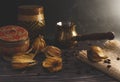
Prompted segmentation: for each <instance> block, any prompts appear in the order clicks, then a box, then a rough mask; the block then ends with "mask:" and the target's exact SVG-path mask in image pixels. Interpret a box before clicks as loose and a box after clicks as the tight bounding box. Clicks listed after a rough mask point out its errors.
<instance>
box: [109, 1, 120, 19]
mask: <svg viewBox="0 0 120 82" xmlns="http://www.w3.org/2000/svg"><path fill="white" fill-rule="evenodd" d="M110 9H111V11H112V12H111V13H112V14H113V15H114V16H115V17H119V18H120V0H113V1H111V3H110Z"/></svg>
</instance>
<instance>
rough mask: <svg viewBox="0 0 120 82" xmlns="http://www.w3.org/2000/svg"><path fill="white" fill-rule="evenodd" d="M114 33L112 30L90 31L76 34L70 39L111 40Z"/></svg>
mask: <svg viewBox="0 0 120 82" xmlns="http://www.w3.org/2000/svg"><path fill="white" fill-rule="evenodd" d="M114 37H115V35H114V32H107V33H92V34H85V35H78V36H75V37H73V38H72V40H76V41H85V40H105V39H108V40H112V39H114Z"/></svg>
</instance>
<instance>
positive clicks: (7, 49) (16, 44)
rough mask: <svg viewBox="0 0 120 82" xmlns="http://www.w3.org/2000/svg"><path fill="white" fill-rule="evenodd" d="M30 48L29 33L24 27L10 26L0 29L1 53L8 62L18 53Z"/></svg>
mask: <svg viewBox="0 0 120 82" xmlns="http://www.w3.org/2000/svg"><path fill="white" fill-rule="evenodd" d="M28 48H29V37H28V31H27V30H25V29H24V28H23V27H20V26H16V25H8V26H3V27H1V28H0V53H1V54H2V56H3V58H4V59H5V60H7V61H9V60H10V58H11V57H12V56H13V55H14V54H15V53H18V52H25V51H27V50H28Z"/></svg>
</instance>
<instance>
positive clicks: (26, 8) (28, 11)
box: [18, 5, 43, 15]
mask: <svg viewBox="0 0 120 82" xmlns="http://www.w3.org/2000/svg"><path fill="white" fill-rule="evenodd" d="M18 13H19V14H22V15H39V14H40V13H43V6H39V5H21V6H19V7H18Z"/></svg>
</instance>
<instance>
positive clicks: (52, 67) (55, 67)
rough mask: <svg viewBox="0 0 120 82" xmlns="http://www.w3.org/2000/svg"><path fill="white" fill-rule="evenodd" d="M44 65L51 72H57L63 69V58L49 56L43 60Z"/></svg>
mask: <svg viewBox="0 0 120 82" xmlns="http://www.w3.org/2000/svg"><path fill="white" fill-rule="evenodd" d="M42 66H43V67H44V68H46V69H47V70H48V71H49V72H57V71H60V70H61V69H62V58H59V57H48V58H46V59H45V60H44V61H43V62H42Z"/></svg>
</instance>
